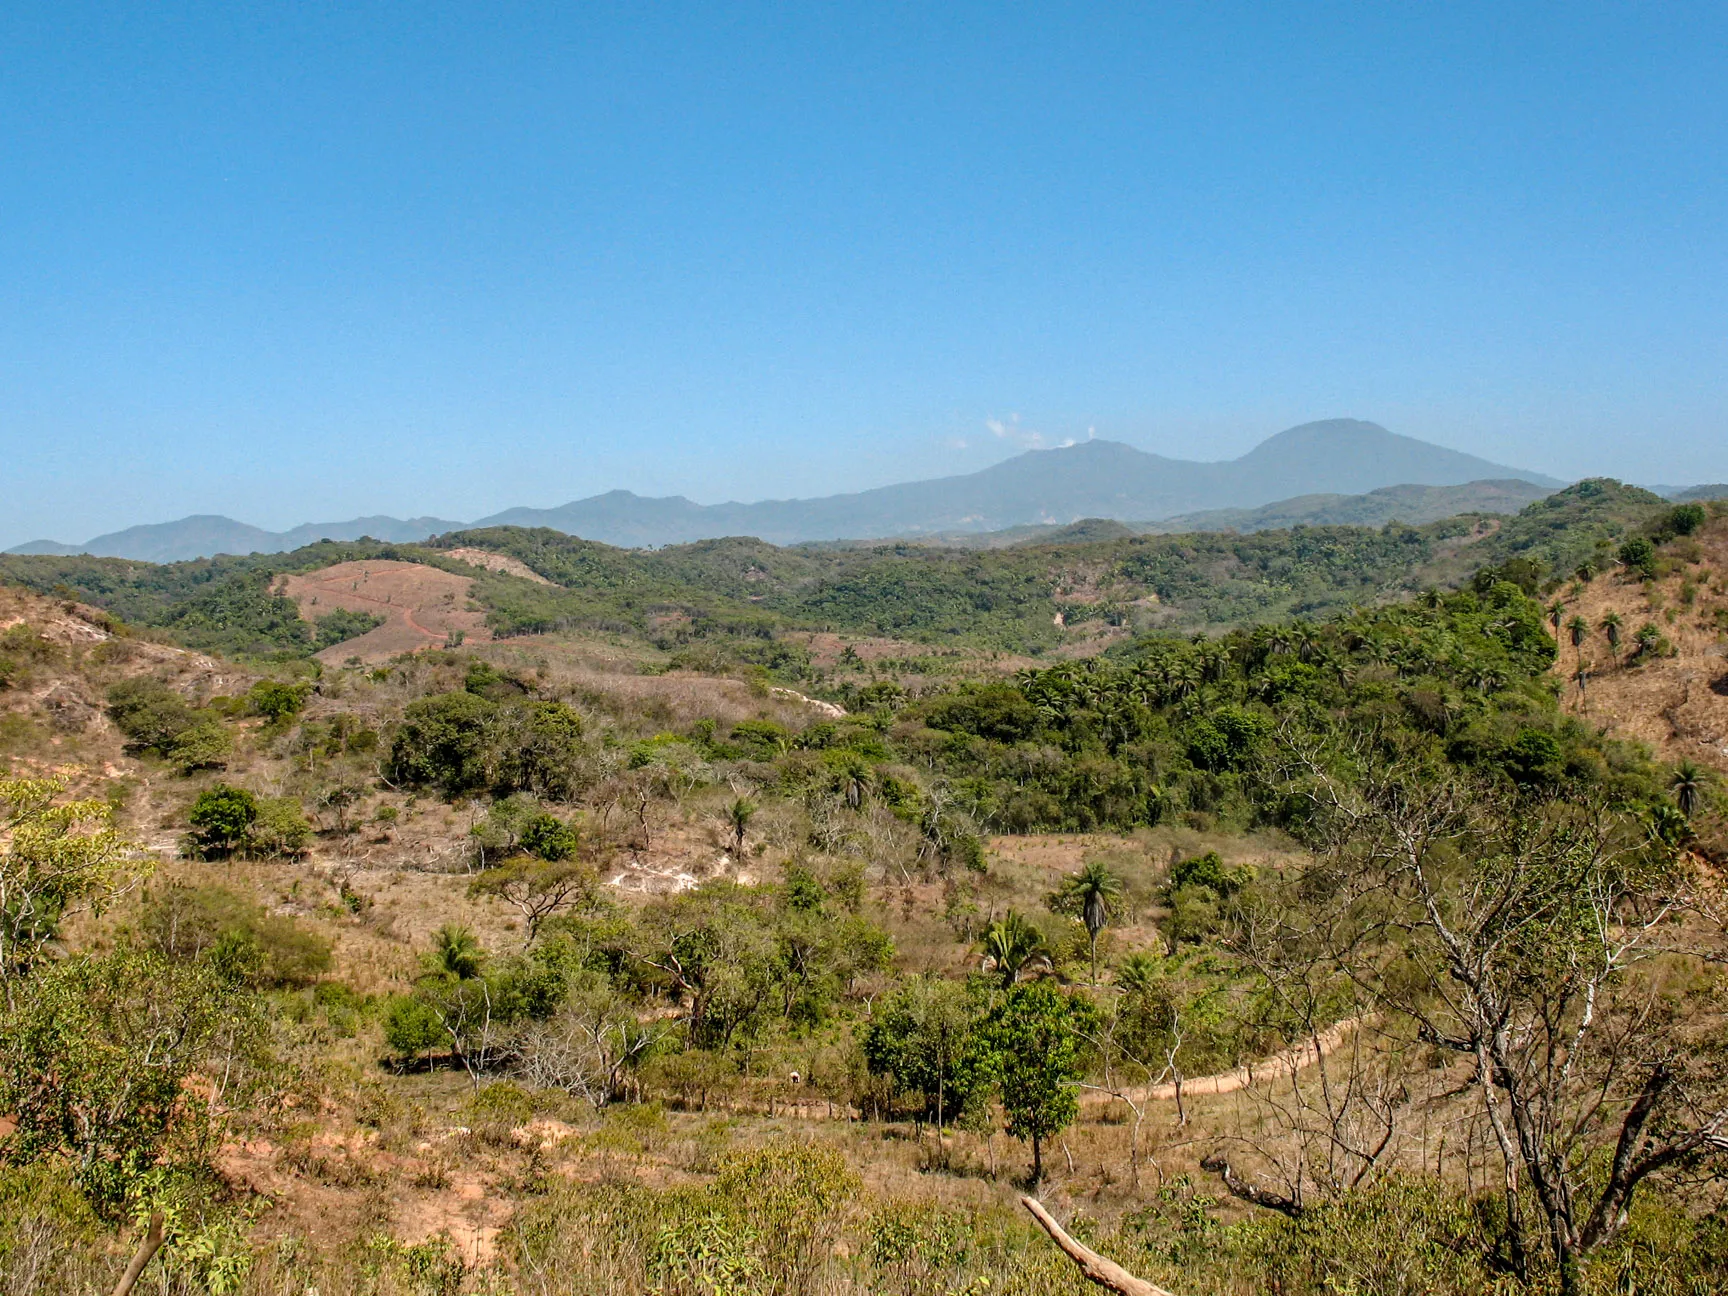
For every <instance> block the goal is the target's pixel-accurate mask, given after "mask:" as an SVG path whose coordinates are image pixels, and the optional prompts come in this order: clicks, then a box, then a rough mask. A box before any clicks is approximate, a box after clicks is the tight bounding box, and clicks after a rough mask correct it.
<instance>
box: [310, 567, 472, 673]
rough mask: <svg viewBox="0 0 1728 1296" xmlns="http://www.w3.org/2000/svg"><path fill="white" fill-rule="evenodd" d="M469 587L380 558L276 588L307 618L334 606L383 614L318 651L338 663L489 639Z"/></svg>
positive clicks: (465, 580) (459, 579) (468, 580)
mask: <svg viewBox="0 0 1728 1296" xmlns="http://www.w3.org/2000/svg"><path fill="white" fill-rule="evenodd" d="M473 585H474V580H473V578H472V577H469V576H457V575H456V574H454V573H453V572H447V571H443V570H441V569H439V568H437V567H427V566H424V565H423V564H420V563H409V562H392V561H385V560H378V561H366V562H346V563H337V564H336V565H335V566H333V567H325V568H322V569H320V570H318V571H315V572H306V573H304V574H302V575H298V576H285V577H283V578H282V582H281V584H280V585H279V587H278V588H279V589H280V591H281V592H282V593H283V594H285V595H287V596H288V597H289V598H291V599H293V600H294V602H295V603H297V604H298V605H299V607H300V615H301V616H302V617H304V618H305V619H306V620H308V621H316V620H317V619H318V618H319V617H321V616H324V615H325V614H326V613H329V612H334V611H338V610H340V611H346V612H370V613H373V614H374V615H377V616H381V617H383V618H384V624H383V625H381V626H379V627H378V628H377V629H375V630H370V631H368V632H367V633H365V634H363V635H361V636H359V637H358V638H356V639H349V640H348V641H346V642H345V643H339V644H337V645H335V646H334V647H332V648H326V649H325V650H324V651H323V652H321V653H319V654H318V659H319V660H320V661H322V662H324V663H325V664H327V665H336V664H338V663H340V662H345V661H347V660H348V659H349V658H350V657H358V658H360V660H361V661H367V662H371V661H386V660H388V659H389V658H391V657H395V656H397V655H399V654H401V653H409V652H419V651H421V650H423V649H426V648H441V647H443V646H444V644H445V643H446V642H448V641H449V640H450V639H452V638H453V637H455V636H456V635H458V634H460V635H461V636H462V637H463V639H464V640H465V641H466V642H469V643H480V642H485V641H486V640H489V639H491V637H492V633H491V631H489V630H488V629H487V628H486V621H485V616H484V614H483V613H482V612H480V610H479V609H477V608H475V607H474V606H473V605H472V604H471V602H470V601H469V597H468V596H469V591H470V590H471V589H472V588H473Z"/></svg>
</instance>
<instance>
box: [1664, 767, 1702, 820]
mask: <svg viewBox="0 0 1728 1296" xmlns="http://www.w3.org/2000/svg"><path fill="white" fill-rule="evenodd" d="M1706 778H1707V776H1706V774H1705V773H1704V771H1703V770H1702V769H1700V768H1699V767H1698V766H1697V765H1694V764H1693V763H1692V762H1691V761H1689V760H1683V761H1681V762H1680V763H1679V764H1678V765H1676V766H1675V767H1674V776H1673V778H1671V779H1670V780H1669V781H1668V786H1669V787H1671V788H1672V789H1673V790H1674V804H1675V805H1677V806H1679V807H1680V813H1681V814H1683V815H1685V816H1686V817H1687V818H1688V819H1690V818H1691V817H1692V814H1693V812H1694V811H1695V810H1697V809H1698V806H1699V805H1700V804H1701V803H1702V802H1703V800H1704V785H1705V780H1706Z"/></svg>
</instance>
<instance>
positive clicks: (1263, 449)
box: [10, 419, 1562, 562]
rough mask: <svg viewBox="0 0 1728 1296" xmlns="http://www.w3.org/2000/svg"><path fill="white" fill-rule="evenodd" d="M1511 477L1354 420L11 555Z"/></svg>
mask: <svg viewBox="0 0 1728 1296" xmlns="http://www.w3.org/2000/svg"><path fill="white" fill-rule="evenodd" d="M1484 480H1517V481H1522V482H1528V483H1530V484H1531V485H1532V486H1536V487H1541V488H1545V489H1554V488H1557V487H1559V486H1560V485H1561V484H1562V483H1561V482H1559V481H1558V480H1556V479H1554V478H1551V477H1547V476H1545V475H1543V474H1541V473H1533V472H1528V471H1525V470H1522V469H1517V468H1510V467H1507V466H1506V465H1503V464H1496V463H1492V462H1490V461H1489V460H1486V459H1481V458H1478V457H1477V456H1474V455H1468V454H1464V453H1462V452H1461V451H1456V450H1450V449H1447V448H1446V447H1444V446H1437V445H1433V444H1431V443H1429V442H1425V441H1419V440H1416V439H1415V438H1413V437H1406V436H1401V435H1399V434H1397V433H1394V432H1390V431H1388V430H1387V429H1385V428H1383V427H1381V426H1380V425H1379V424H1376V423H1370V422H1366V421H1363V420H1359V419H1327V420H1323V421H1320V422H1316V423H1305V424H1300V425H1298V426H1296V427H1293V428H1288V429H1286V430H1284V431H1283V432H1280V433H1277V434H1276V435H1274V436H1272V437H1269V438H1267V439H1266V440H1265V441H1262V442H1261V443H1260V444H1259V445H1257V446H1255V447H1254V448H1253V449H1252V450H1250V451H1249V452H1248V453H1247V454H1245V455H1242V456H1240V457H1239V458H1237V459H1232V460H1224V461H1219V462H1200V461H1196V460H1187V459H1172V458H1169V457H1167V456H1164V455H1158V454H1153V453H1150V452H1148V451H1144V450H1139V449H1137V448H1135V447H1133V446H1130V445H1127V444H1125V443H1123V442H1119V441H1110V440H1089V441H1083V442H1080V443H1077V444H1075V445H1070V446H1064V447H1060V448H1057V449H1048V450H1029V451H1026V452H1025V453H1023V454H1020V455H1016V456H1015V457H1013V458H1011V459H1007V460H1004V461H1002V462H1001V463H998V464H993V465H991V466H990V467H988V468H984V469H981V470H980V471H978V472H974V473H966V474H959V475H955V476H949V477H939V478H931V479H926V480H923V481H914V482H903V483H899V484H896V485H890V486H879V487H875V488H873V489H871V490H866V491H858V492H852V493H846V494H837V495H828V496H821V497H816V498H811V499H782V500H761V501H757V502H754V503H739V502H736V501H728V502H725V503H720V504H698V503H696V502H694V501H692V500H689V499H687V498H685V497H684V496H681V495H674V496H663V497H648V496H641V495H636V494H634V493H633V492H631V491H627V490H612V491H607V492H604V493H602V494H599V495H593V496H589V497H587V498H585V499H579V500H572V501H570V502H569V503H566V504H562V505H559V506H557V507H554V508H527V507H520V508H510V509H505V510H503V511H501V512H498V513H494V514H491V515H489V516H487V517H483V518H480V519H478V520H476V521H474V522H471V523H462V522H453V521H449V520H446V519H440V518H414V519H406V520H402V519H396V518H389V517H382V516H378V517H370V518H356V519H352V520H350V521H348V522H333V523H306V524H304V525H302V526H298V527H295V528H293V529H291V530H289V531H284V532H269V531H264V530H262V529H261V528H257V527H252V526H249V525H247V524H246V523H242V522H236V521H234V520H233V519H229V518H225V517H222V516H220V515H215V514H199V515H195V516H193V517H190V518H184V519H181V520H180V521H178V522H166V523H156V524H149V525H144V526H137V527H130V528H127V529H125V530H122V531H116V532H111V533H109V534H107V535H103V536H98V537H96V538H95V539H93V540H91V541H88V542H86V543H85V544H84V545H62V544H59V543H57V542H54V541H33V542H31V543H29V544H26V545H20V546H18V547H17V548H16V549H13V550H11V551H10V552H13V553H36V554H76V553H92V554H98V555H101V556H108V557H119V558H132V559H141V560H145V561H152V562H162V561H176V560H185V559H188V558H197V557H208V556H211V555H213V554H216V553H223V552H235V553H270V552H286V551H287V550H290V549H293V548H297V547H299V546H300V545H302V544H306V543H310V542H312V541H314V540H318V539H326V538H327V539H331V540H352V539H359V538H360V537H361V536H363V535H370V536H372V537H373V538H374V539H379V540H386V541H392V542H397V543H409V542H414V541H419V540H424V539H426V538H428V537H429V536H431V535H435V534H439V533H441V532H444V531H451V530H459V529H464V528H482V527H490V526H524V527H550V528H552V529H554V530H558V531H563V532H565V533H566V534H569V535H575V536H580V537H583V538H585V539H591V540H600V541H604V542H605V543H607V544H613V545H618V546H622V547H629V548H649V547H656V546H660V545H666V544H681V543H688V542H691V541H695V540H705V539H713V538H716V537H720V536H727V535H751V536H757V537H759V538H761V539H763V540H767V541H769V542H771V543H774V544H796V543H800V542H807V541H822V540H843V539H850V538H856V537H859V536H896V537H907V538H916V537H917V536H919V535H927V534H936V533H943V532H989V531H1000V530H1005V529H1008V528H1011V527H1018V526H1027V525H1056V526H1062V525H1067V524H1070V523H1074V522H1078V521H1080V520H1082V519H1087V518H1107V519H1113V520H1117V521H1123V522H1157V521H1159V520H1161V519H1163V518H1168V517H1173V516H1178V515H1182V514H1189V513H1195V512H1201V511H1206V510H1213V509H1225V508H1228V509H1253V508H1257V507H1260V506H1262V505H1266V504H1271V503H1274V502H1276V501H1279V500H1285V499H1289V498H1291V497H1293V496H1301V495H1315V494H1330V495H1358V494H1364V493H1367V492H1369V491H1373V490H1377V489H1381V488H1384V487H1390V486H1402V485H1414V486H1458V485H1463V484H1466V483H1470V482H1477V481H1484Z"/></svg>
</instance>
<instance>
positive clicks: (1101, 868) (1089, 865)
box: [1061, 860, 1122, 985]
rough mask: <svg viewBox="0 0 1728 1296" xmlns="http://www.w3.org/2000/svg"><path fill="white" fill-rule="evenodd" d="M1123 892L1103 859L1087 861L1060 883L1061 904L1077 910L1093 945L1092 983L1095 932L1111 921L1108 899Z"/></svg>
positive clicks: (1095, 977)
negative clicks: (1063, 903)
mask: <svg viewBox="0 0 1728 1296" xmlns="http://www.w3.org/2000/svg"><path fill="white" fill-rule="evenodd" d="M1121 894H1122V881H1121V879H1120V878H1118V877H1117V876H1116V875H1115V874H1114V873H1112V872H1111V871H1110V866H1109V865H1107V864H1106V863H1104V861H1103V860H1088V861H1087V862H1086V863H1085V864H1084V865H1082V866H1081V869H1080V871H1079V872H1078V873H1076V874H1074V876H1072V877H1070V878H1068V879H1067V880H1066V881H1064V882H1063V883H1062V891H1061V895H1062V897H1063V899H1064V900H1065V901H1066V902H1067V904H1066V905H1065V906H1064V907H1065V908H1067V907H1072V908H1074V909H1077V910H1079V912H1080V921H1081V922H1083V923H1085V924H1086V937H1087V939H1088V940H1089V941H1090V942H1091V945H1092V984H1093V985H1097V984H1098V933H1099V932H1101V931H1103V930H1104V927H1105V924H1106V923H1108V922H1109V921H1110V902H1111V901H1112V900H1113V899H1115V898H1116V897H1117V896H1119V895H1121Z"/></svg>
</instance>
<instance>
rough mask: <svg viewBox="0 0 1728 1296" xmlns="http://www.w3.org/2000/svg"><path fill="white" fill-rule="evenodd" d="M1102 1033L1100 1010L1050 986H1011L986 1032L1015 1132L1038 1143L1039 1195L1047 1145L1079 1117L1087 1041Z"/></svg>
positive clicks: (1035, 1179)
mask: <svg viewBox="0 0 1728 1296" xmlns="http://www.w3.org/2000/svg"><path fill="white" fill-rule="evenodd" d="M1095 1030H1096V1013H1095V1011H1094V1010H1093V1008H1092V1006H1091V1005H1090V1004H1088V1003H1086V1002H1084V1001H1083V1000H1079V999H1072V998H1069V997H1067V996H1065V995H1063V994H1062V993H1061V992H1060V991H1058V990H1057V989H1056V987H1055V986H1054V985H1052V984H1051V983H1050V982H1048V981H1029V982H1026V983H1024V984H1022V985H1016V986H1013V987H1011V988H1010V989H1009V990H1008V993H1007V994H1006V995H1005V996H1004V997H1003V999H1002V1002H1001V1003H1000V1004H998V1005H997V1006H996V1007H995V1008H994V1009H992V1010H991V1012H990V1014H989V1015H988V1016H987V1017H986V1018H985V1019H984V1022H983V1024H982V1025H981V1026H980V1028H979V1032H978V1039H979V1042H980V1044H981V1046H982V1047H983V1049H984V1050H985V1056H986V1057H987V1058H988V1066H989V1068H990V1074H991V1076H992V1078H993V1079H994V1080H995V1082H996V1086H997V1089H998V1091H999V1092H1000V1093H1001V1095H1002V1109H1003V1112H1004V1114H1005V1116H1006V1128H1007V1131H1008V1133H1009V1135H1010V1136H1011V1137H1013V1138H1017V1139H1020V1140H1022V1141H1030V1142H1031V1144H1032V1190H1033V1191H1034V1192H1036V1191H1037V1189H1038V1185H1039V1183H1040V1182H1041V1181H1042V1180H1043V1178H1044V1140H1045V1139H1048V1138H1051V1137H1053V1136H1054V1135H1057V1134H1060V1133H1061V1132H1062V1131H1063V1130H1065V1129H1067V1128H1068V1126H1069V1125H1071V1124H1072V1123H1073V1121H1074V1118H1075V1117H1076V1116H1077V1115H1079V1112H1080V1102H1079V1098H1078V1097H1077V1094H1076V1089H1075V1086H1076V1083H1077V1082H1078V1081H1079V1080H1080V1079H1081V1077H1082V1076H1083V1075H1084V1074H1085V1072H1084V1069H1083V1067H1082V1054H1083V1051H1084V1046H1085V1037H1086V1036H1087V1035H1089V1034H1091V1033H1093V1032H1095Z"/></svg>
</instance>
